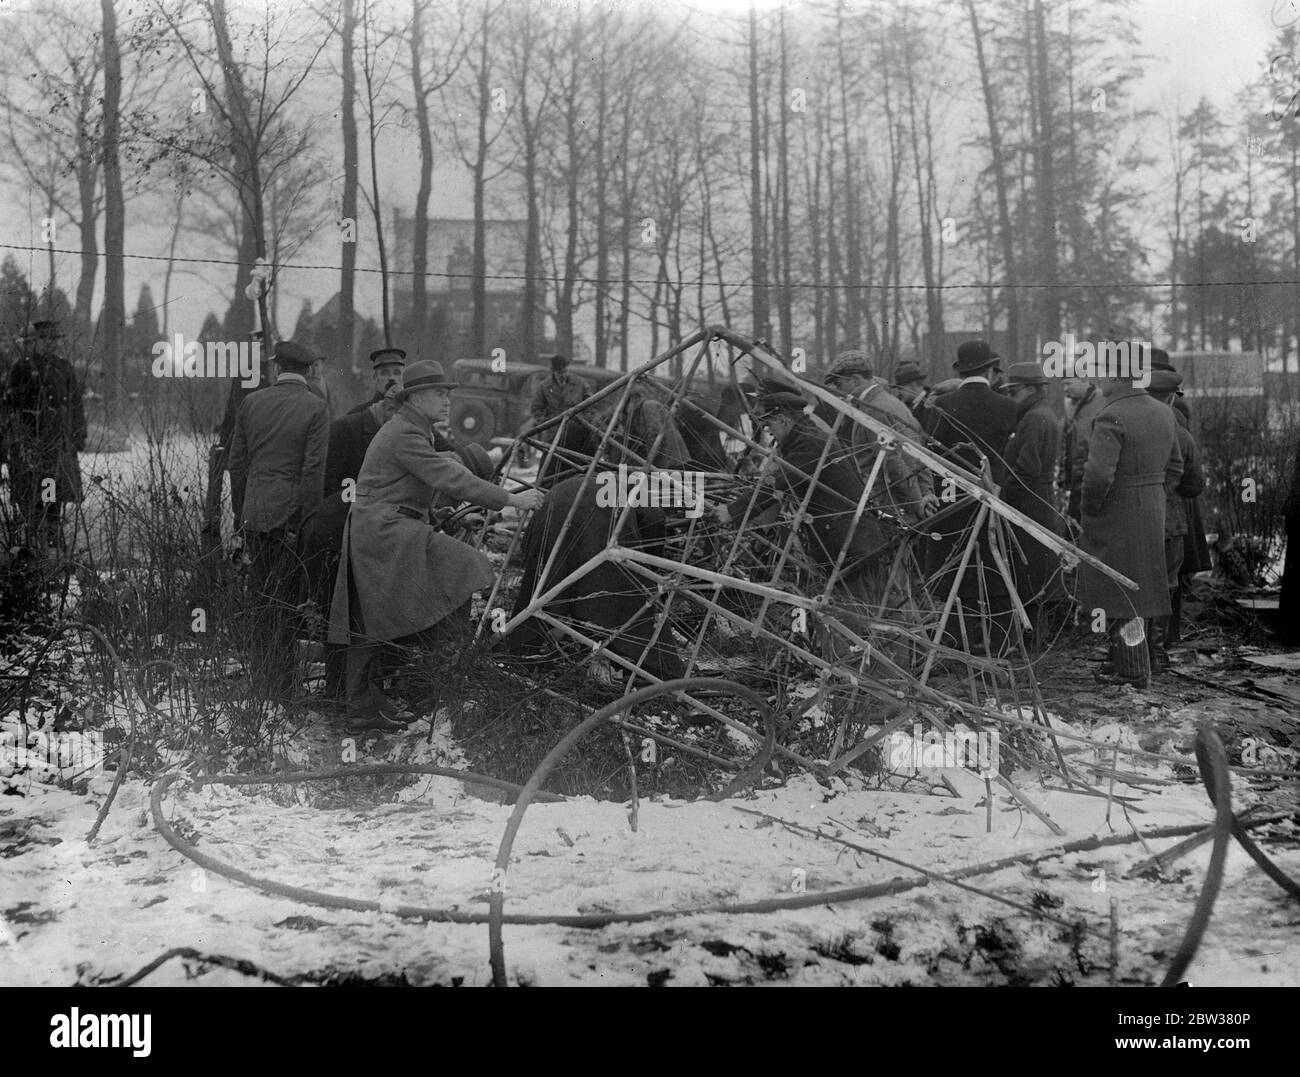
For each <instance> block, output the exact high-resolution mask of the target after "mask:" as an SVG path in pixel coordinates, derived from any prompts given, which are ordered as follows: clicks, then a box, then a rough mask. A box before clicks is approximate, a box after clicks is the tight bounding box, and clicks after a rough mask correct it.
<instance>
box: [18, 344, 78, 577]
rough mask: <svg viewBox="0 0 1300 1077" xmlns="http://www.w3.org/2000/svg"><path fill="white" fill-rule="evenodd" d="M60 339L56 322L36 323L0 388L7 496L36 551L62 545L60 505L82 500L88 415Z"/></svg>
mask: <svg viewBox="0 0 1300 1077" xmlns="http://www.w3.org/2000/svg"><path fill="white" fill-rule="evenodd" d="M62 343H63V330H62V329H61V328H60V326H59V323H58V322H56V321H42V322H36V323H35V325H33V326H32V346H31V354H30V355H29V356H27V357H25V358H22V359H19V360H18V362H17V363H15V364H14V366H13V369H12V370H10V371H9V377H8V379H7V382H6V385H5V390H4V404H5V411H7V412H8V416H9V419H8V430H7V431H5V438H6V441H7V443H8V444H7V455H8V460H9V480H10V483H11V486H10V491H11V497H12V498H13V503H14V505H15V507H16V508H17V509H18V510H19V512H21V513H22V516H23V521H24V523H25V524H26V528H27V532H28V534H27V539H26V542H27V545H28V546H29V547H31V548H32V549H36V550H40V549H47V548H48V549H50V550H53V551H60V550H62V549H63V543H64V538H63V524H62V520H61V518H60V512H61V509H62V506H63V505H69V504H77V503H79V502H80V501H81V468H80V467H79V466H78V464H77V453H79V452H81V451H82V450H84V449H85V447H86V413H85V410H84V407H83V404H82V390H81V386H80V385H79V384H78V383H77V376H76V374H75V373H73V370H72V364H71V363H69V362H68V360H67V359H65V358H64V356H63V347H62Z"/></svg>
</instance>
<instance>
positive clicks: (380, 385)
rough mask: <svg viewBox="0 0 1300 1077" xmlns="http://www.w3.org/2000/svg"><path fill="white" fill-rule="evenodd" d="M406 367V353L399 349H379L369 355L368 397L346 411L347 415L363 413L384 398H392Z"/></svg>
mask: <svg viewBox="0 0 1300 1077" xmlns="http://www.w3.org/2000/svg"><path fill="white" fill-rule="evenodd" d="M405 367H406V352H404V351H402V349H401V348H380V349H378V350H377V351H373V352H371V353H370V387H371V390H372V391H371V393H370V396H369V397H368V398H367V399H365V400H363V401H361V403H360V404H357V405H355V406H353V407H352V408H349V409H348V414H349V415H355V414H356V413H357V412H360V411H365V410H366V408H368V407H370V405H371V404H378V403H379V401H381V400H383V398H384V397H385V396H392V395H393V394H395V393H396V392H397V391H398V390H399V389H401V387H402V371H403V370H404V369H405Z"/></svg>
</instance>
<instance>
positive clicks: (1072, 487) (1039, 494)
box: [717, 340, 1211, 686]
mask: <svg viewBox="0 0 1300 1077" xmlns="http://www.w3.org/2000/svg"><path fill="white" fill-rule="evenodd" d="M1150 358H1151V366H1152V372H1151V380H1150V384H1149V388H1141V387H1138V385H1137V384H1136V382H1135V381H1134V380H1133V379H1131V378H1129V377H1113V378H1102V379H1098V380H1096V381H1089V380H1086V379H1072V380H1071V381H1070V383H1069V384H1068V385H1067V387H1066V398H1067V404H1066V412H1067V415H1066V418H1065V420H1064V421H1063V420H1062V419H1060V418H1058V417H1057V416H1056V414H1055V412H1054V411H1053V409H1052V407H1051V405H1050V404H1049V402H1048V397H1047V386H1048V378H1047V376H1046V374H1045V373H1044V371H1043V368H1042V366H1041V365H1040V364H1039V363H1036V362H1026V363H1015V364H1012V365H1011V366H1010V367H1009V369H1008V370H1007V371H1006V376H1005V377H1002V370H1001V365H1002V364H1001V359H1000V356H998V355H997V353H996V352H994V351H993V349H992V348H991V347H990V346H989V345H988V343H987V342H985V341H982V340H971V341H967V342H965V343H963V344H962V345H960V347H959V348H958V349H957V355H956V360H955V362H954V364H953V371H954V374H955V377H954V378H953V379H951V380H949V381H946V382H943V383H940V384H939V385H937V386H935V387H934V388H933V389H931V388H928V387H927V386H926V384H925V383H926V377H925V375H924V373H923V372H922V371H921V370H920V369H919V368H918V367H917V366H916V365H915V364H910V363H909V364H901V365H900V366H899V368H898V369H897V370H896V372H895V376H894V379H893V381H892V384H889V383H886V382H885V381H884V380H883V379H881V378H878V377H876V376H875V374H874V371H873V369H872V365H871V362H870V360H869V359H868V357H867V356H866V355H865V354H863V353H862V352H860V351H851V352H848V353H845V354H843V355H841V356H840V357H839V358H838V360H837V361H836V362H835V364H834V365H833V366H832V367H831V368H830V370H829V371H828V373H827V374H826V376H825V385H826V387H827V388H829V389H831V390H833V391H834V392H836V393H837V394H839V395H840V396H842V397H843V398H844V399H845V400H847V401H848V402H850V403H852V404H853V405H854V406H855V407H856V408H858V409H859V410H861V411H863V412H864V413H866V414H867V415H870V416H871V417H872V418H874V419H876V420H878V421H879V422H881V423H883V424H885V425H886V426H888V427H889V428H890V429H891V430H892V431H893V432H894V433H895V434H896V435H897V436H898V437H902V438H909V439H912V440H914V441H916V442H918V443H921V444H925V445H927V446H929V447H930V448H932V449H933V450H935V451H937V452H938V453H940V454H941V455H942V456H944V457H946V458H947V459H949V460H951V461H952V462H954V463H957V464H960V465H961V466H962V467H963V468H965V469H966V470H967V471H968V472H971V473H973V474H974V475H976V476H980V475H983V476H985V477H986V478H987V480H988V482H989V484H990V485H991V486H993V487H994V488H996V489H997V490H998V492H999V494H1000V496H1001V498H1002V500H1004V501H1005V502H1006V503H1007V504H1009V505H1010V506H1011V507H1013V508H1015V509H1017V510H1018V511H1020V512H1021V513H1023V514H1024V515H1025V516H1027V517H1028V518H1029V519H1030V520H1032V521H1033V522H1034V523H1036V524H1038V525H1040V526H1041V527H1042V528H1044V529H1046V530H1047V531H1049V532H1052V533H1053V534H1056V535H1059V536H1062V537H1065V538H1069V539H1071V540H1073V541H1075V542H1077V543H1078V545H1079V546H1080V548H1081V549H1083V550H1084V551H1085V552H1087V553H1090V554H1092V555H1093V556H1095V557H1096V558H1098V559H1099V560H1101V561H1102V562H1104V563H1106V564H1107V565H1108V566H1110V567H1111V568H1112V569H1114V570H1115V571H1117V572H1119V573H1121V574H1122V575H1124V576H1126V577H1127V578H1128V579H1129V580H1131V581H1133V582H1134V583H1135V584H1136V585H1137V587H1136V589H1132V588H1129V587H1127V586H1124V585H1121V584H1120V583H1118V582H1117V581H1115V580H1114V579H1112V578H1111V577H1109V576H1107V575H1106V574H1105V573H1102V572H1100V571H1098V570H1097V569H1096V568H1094V567H1092V566H1091V565H1089V564H1087V563H1086V562H1085V563H1083V564H1081V565H1080V568H1079V574H1078V580H1077V593H1076V596H1075V597H1076V599H1077V601H1078V603H1079V607H1080V609H1081V612H1082V615H1083V617H1084V618H1085V619H1086V621H1087V622H1088V623H1089V625H1090V626H1092V627H1093V628H1094V630H1095V631H1099V632H1101V631H1104V632H1105V634H1106V638H1107V641H1108V654H1109V657H1108V661H1107V662H1105V663H1104V664H1103V667H1102V670H1101V672H1100V674H1099V677H1100V679H1102V680H1106V681H1111V682H1115V683H1126V684H1132V685H1137V686H1145V685H1146V684H1148V683H1149V680H1150V677H1151V674H1152V669H1153V668H1156V669H1159V668H1163V667H1166V666H1168V664H1169V653H1168V646H1169V645H1170V644H1172V643H1175V642H1178V640H1179V636H1180V632H1181V603H1182V593H1183V590H1184V589H1185V587H1186V586H1187V581H1188V579H1189V577H1190V576H1191V575H1193V574H1195V573H1196V572H1198V571H1201V570H1202V569H1208V568H1210V567H1211V565H1210V562H1209V557H1208V550H1207V549H1206V548H1205V537H1204V529H1203V527H1202V526H1201V521H1200V513H1199V509H1198V508H1197V506H1196V498H1197V497H1198V496H1199V495H1200V493H1201V491H1202V489H1203V487H1204V480H1203V477H1202V474H1201V469H1200V465H1199V459H1198V457H1199V451H1198V449H1197V446H1196V442H1195V439H1194V438H1193V436H1192V434H1191V431H1190V429H1189V423H1188V412H1187V408H1186V406H1185V404H1184V403H1183V401H1182V398H1181V391H1180V390H1179V385H1180V384H1181V382H1182V378H1181V375H1179V374H1178V372H1177V371H1175V370H1174V368H1173V366H1172V364H1171V363H1170V361H1169V356H1168V354H1167V353H1165V352H1164V351H1162V350H1160V349H1152V354H1151V357H1150ZM757 408H758V416H759V418H760V419H761V421H762V422H763V423H765V425H766V426H767V427H768V429H769V430H770V431H771V433H772V436H773V440H774V443H775V444H776V446H777V449H778V452H779V454H780V457H781V459H782V461H783V462H784V463H785V464H786V465H789V471H790V473H791V474H792V475H793V476H795V477H794V478H793V479H790V478H789V477H788V476H787V477H783V479H784V485H785V486H786V487H787V489H789V490H791V491H792V492H793V493H794V494H795V496H796V498H797V499H799V500H800V502H801V503H802V504H803V505H804V506H805V512H806V516H807V519H808V520H809V522H810V523H811V524H812V532H813V534H814V535H815V536H816V541H815V542H814V545H815V546H816V547H817V548H816V549H814V550H813V551H812V553H813V557H814V560H815V561H816V562H818V563H819V564H820V565H821V566H822V567H823V568H824V569H829V568H832V567H836V566H838V568H839V570H840V572H841V573H842V579H843V582H844V583H845V584H846V585H847V586H846V588H845V591H844V593H845V594H846V595H849V596H852V597H854V598H856V599H858V600H859V601H864V602H867V603H873V602H877V601H879V600H880V599H881V597H882V596H881V592H880V585H881V582H882V581H881V578H880V572H879V567H878V565H877V566H874V567H873V564H872V560H873V558H875V557H877V556H878V555H879V553H880V552H881V551H882V550H883V549H886V548H887V547H888V542H887V541H886V538H885V536H883V535H882V533H881V521H882V520H883V521H889V520H891V519H892V520H893V521H895V522H897V523H898V524H900V525H902V526H904V527H913V528H919V529H920V530H922V531H923V532H925V533H926V534H927V535H928V536H929V537H928V539H927V540H926V542H925V543H924V551H925V554H924V560H925V568H926V570H927V574H928V576H929V579H930V581H931V586H932V590H933V593H934V595H935V596H936V598H937V599H938V600H939V601H940V602H943V600H944V598H945V596H947V595H948V593H949V592H950V590H952V588H953V586H954V584H955V585H956V597H957V604H958V606H959V610H958V612H957V615H956V616H955V617H954V618H953V623H952V624H950V625H949V626H948V629H947V641H948V642H949V643H950V644H952V645H954V646H958V647H961V648H963V649H965V650H967V651H969V652H971V653H977V654H984V655H989V656H999V655H1003V654H1005V653H1006V652H1007V651H1008V649H1009V648H1010V647H1011V645H1012V642H1013V640H1014V634H1013V620H1012V618H1013V616H1014V614H1015V613H1016V607H1017V606H1019V607H1021V608H1022V609H1023V610H1024V611H1025V613H1026V616H1027V617H1029V618H1030V620H1031V623H1033V624H1034V625H1035V627H1036V628H1037V629H1038V632H1039V635H1040V638H1041V636H1042V634H1043V633H1044V631H1045V628H1046V625H1047V623H1048V622H1049V620H1050V618H1049V616H1048V614H1049V612H1051V611H1053V610H1055V611H1057V612H1063V611H1064V609H1065V608H1066V607H1065V605H1064V600H1065V598H1066V595H1065V588H1064V573H1063V569H1062V566H1061V563H1060V558H1059V557H1058V555H1057V554H1056V553H1055V552H1054V551H1052V550H1051V549H1049V548H1048V547H1046V546H1044V545H1043V544H1042V543H1040V542H1038V541H1036V540H1035V539H1033V538H1032V537H1031V536H1030V535H1029V534H1027V533H1025V531H1024V530H1023V529H1021V528H1018V527H1016V528H1012V529H1011V532H1012V534H1013V535H1014V536H1015V539H1016V542H1015V543H1014V546H1015V547H1016V549H1015V555H1014V556H1012V555H1011V554H1009V553H1007V554H1003V553H1000V552H999V549H998V548H997V540H996V538H995V536H994V531H993V529H992V528H991V527H990V520H989V517H988V510H987V509H985V508H983V507H982V506H981V504H980V503H979V502H978V501H977V500H975V499H971V498H962V499H959V501H958V503H957V504H955V505H953V506H952V507H951V508H943V507H941V506H940V504H939V498H938V496H937V495H938V492H939V485H938V482H939V480H937V479H936V478H935V477H934V476H933V475H932V474H931V473H930V472H929V471H928V469H925V468H924V466H923V465H917V464H915V463H911V464H909V462H908V457H906V456H905V455H903V454H900V453H896V452H895V453H884V454H883V458H882V459H878V457H881V453H880V452H879V449H878V447H877V444H876V442H877V440H878V439H877V438H876V436H875V435H874V434H873V433H872V432H871V431H870V430H869V429H868V428H867V427H866V426H864V425H863V424H860V423H853V422H851V421H849V420H847V419H846V418H845V416H844V414H843V413H842V412H840V411H839V410H838V409H833V408H821V409H818V408H814V407H812V406H810V405H809V404H808V401H807V400H806V399H805V396H804V395H803V394H801V393H798V392H794V391H791V390H790V389H789V388H788V387H773V388H771V389H769V390H768V391H766V392H764V393H762V394H761V395H759V397H758V400H757ZM819 412H820V420H819ZM828 443H829V445H828ZM819 461H820V462H821V470H820V473H819V474H820V478H819V482H818V483H817V484H816V488H814V489H811V490H810V489H809V480H808V478H807V476H808V475H809V474H810V473H813V472H814V470H815V469H816V467H817V465H818V462H819ZM846 463H850V464H852V465H853V466H852V467H850V468H846V467H845V464H846ZM864 481H867V482H870V483H872V486H873V489H875V488H880V489H881V490H882V493H881V495H879V496H874V497H871V498H870V500H869V503H870V504H871V505H872V506H873V508H874V509H875V510H876V511H875V512H874V513H873V514H872V515H871V516H866V517H864V516H863V514H862V513H861V512H856V513H855V512H854V511H853V506H855V505H856V503H857V501H858V499H859V497H860V496H861V495H862V491H863V485H862V483H863V482H864ZM753 507H754V499H753V498H749V499H747V500H746V501H745V504H744V506H743V507H738V506H737V505H729V506H723V507H721V508H720V509H719V510H718V513H717V514H718V518H719V520H721V521H722V522H724V523H726V522H729V521H731V520H732V519H734V518H736V517H737V516H738V515H740V514H741V511H747V512H748V513H750V514H751V515H752V513H753ZM1062 510H1064V511H1062ZM886 526H887V524H886ZM972 534H973V535H974V541H973V543H972V542H970V539H971V536H972ZM968 545H969V546H970V548H969V549H968V548H967V547H968ZM1008 563H1009V570H1008V568H1007V566H1008ZM1008 577H1010V579H1008Z"/></svg>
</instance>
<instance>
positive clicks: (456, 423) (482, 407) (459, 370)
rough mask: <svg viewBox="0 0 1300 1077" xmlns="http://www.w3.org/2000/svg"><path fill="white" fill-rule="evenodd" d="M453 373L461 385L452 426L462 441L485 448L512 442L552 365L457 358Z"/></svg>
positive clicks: (453, 402)
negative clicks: (538, 387)
mask: <svg viewBox="0 0 1300 1077" xmlns="http://www.w3.org/2000/svg"><path fill="white" fill-rule="evenodd" d="M451 369H452V373H453V374H454V375H455V379H456V380H457V381H458V382H460V388H459V389H458V390H456V393H455V395H454V396H452V398H451V430H452V434H453V436H454V437H455V439H456V440H457V441H458V442H461V443H462V444H465V443H469V442H473V443H474V444H476V445H482V446H484V447H485V448H486V447H487V446H489V445H508V444H510V442H512V441H513V440H514V439H515V436H516V435H517V434H518V433H519V432H520V430H522V429H523V427H524V425H525V424H526V423H527V422H528V420H529V414H528V406H529V404H530V403H531V402H532V399H533V391H534V390H535V389H536V387H537V383H538V381H539V380H541V379H542V378H546V377H549V376H550V373H551V370H550V367H547V366H543V365H542V364H540V363H501V362H496V361H494V360H492V359H457V360H456V362H454V363H453V364H452V367H451Z"/></svg>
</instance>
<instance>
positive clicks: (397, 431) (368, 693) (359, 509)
mask: <svg viewBox="0 0 1300 1077" xmlns="http://www.w3.org/2000/svg"><path fill="white" fill-rule="evenodd" d="M455 388H456V384H455V383H453V382H449V381H448V380H447V379H446V377H445V376H444V374H443V370H442V366H441V364H439V363H436V362H433V361H431V360H423V361H420V362H416V363H412V364H411V365H410V366H409V367H407V369H406V371H405V373H404V377H403V386H402V389H401V391H400V392H399V393H397V395H396V402H397V413H396V414H395V415H394V416H393V418H392V419H390V420H389V421H388V422H387V423H385V424H384V425H383V426H382V427H381V428H380V430H379V432H378V433H377V434H375V436H374V439H373V440H372V441H371V442H370V447H369V449H367V450H366V458H365V462H364V463H363V464H362V466H361V474H360V475H359V476H358V477H357V489H356V502H355V503H354V504H353V506H352V511H351V512H350V513H349V514H348V519H347V523H346V525H345V526H344V532H343V552H342V557H341V559H340V561H339V569H338V577H337V579H336V581H335V586H334V597H333V602H332V604H331V608H330V632H329V641H330V642H331V643H335V644H348V645H349V646H348V654H347V678H346V679H347V705H348V721H349V725H350V726H352V727H354V728H357V729H364V728H395V727H397V726H398V725H400V719H401V718H402V717H404V716H403V715H402V713H401V711H400V709H399V708H398V706H397V705H396V703H395V702H394V701H393V700H391V699H389V698H388V697H386V696H385V695H384V694H383V693H382V692H381V691H380V689H379V687H378V685H377V684H375V683H374V682H373V679H372V676H371V666H372V663H373V660H374V659H375V658H376V657H377V656H378V654H379V653H380V652H381V651H382V650H383V648H384V646H385V644H387V643H390V642H405V641H408V640H409V641H411V642H421V641H422V640H423V639H427V638H428V636H427V633H428V630H429V629H431V628H434V627H435V626H441V624H442V622H444V621H447V620H448V619H451V620H453V621H457V622H458V621H460V620H462V619H463V617H464V613H465V612H466V608H467V606H468V603H469V600H470V598H471V596H472V595H473V594H474V592H475V591H477V590H479V589H481V588H483V587H486V586H488V585H489V584H490V583H491V582H492V579H493V572H492V566H491V564H490V563H489V561H488V560H487V558H486V557H484V556H483V555H482V554H481V553H479V552H478V551H477V550H474V549H472V548H470V547H469V546H467V545H466V544H464V543H462V542H457V541H456V540H455V539H453V538H451V537H450V536H448V535H445V534H442V533H441V532H439V531H437V530H435V529H434V527H432V526H431V525H430V522H429V506H430V503H431V501H432V500H433V497H434V495H435V494H439V493H441V494H446V495H449V496H451V497H454V498H455V499H456V500H457V501H469V502H472V503H474V504H477V505H482V506H483V507H485V508H488V509H502V508H505V507H506V506H508V505H509V506H513V507H515V508H518V509H524V510H527V509H534V508H537V507H538V505H540V504H541V502H542V497H543V495H542V494H541V493H540V492H538V491H536V490H523V491H520V492H518V493H508V492H507V491H505V490H503V489H501V488H500V487H499V486H494V485H493V484H492V483H490V482H487V481H485V480H483V479H480V478H477V477H475V476H474V475H473V474H472V473H471V472H470V471H469V470H468V469H467V468H466V467H465V466H464V465H463V464H461V463H460V462H459V461H458V460H457V459H456V458H455V457H454V456H453V455H451V454H449V453H440V452H439V451H438V450H437V449H436V448H435V446H434V440H433V435H434V430H433V428H434V426H435V425H437V424H438V423H440V422H443V421H445V420H446V418H447V416H448V413H449V411H450V409H451V392H452V390H453V389H455Z"/></svg>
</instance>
